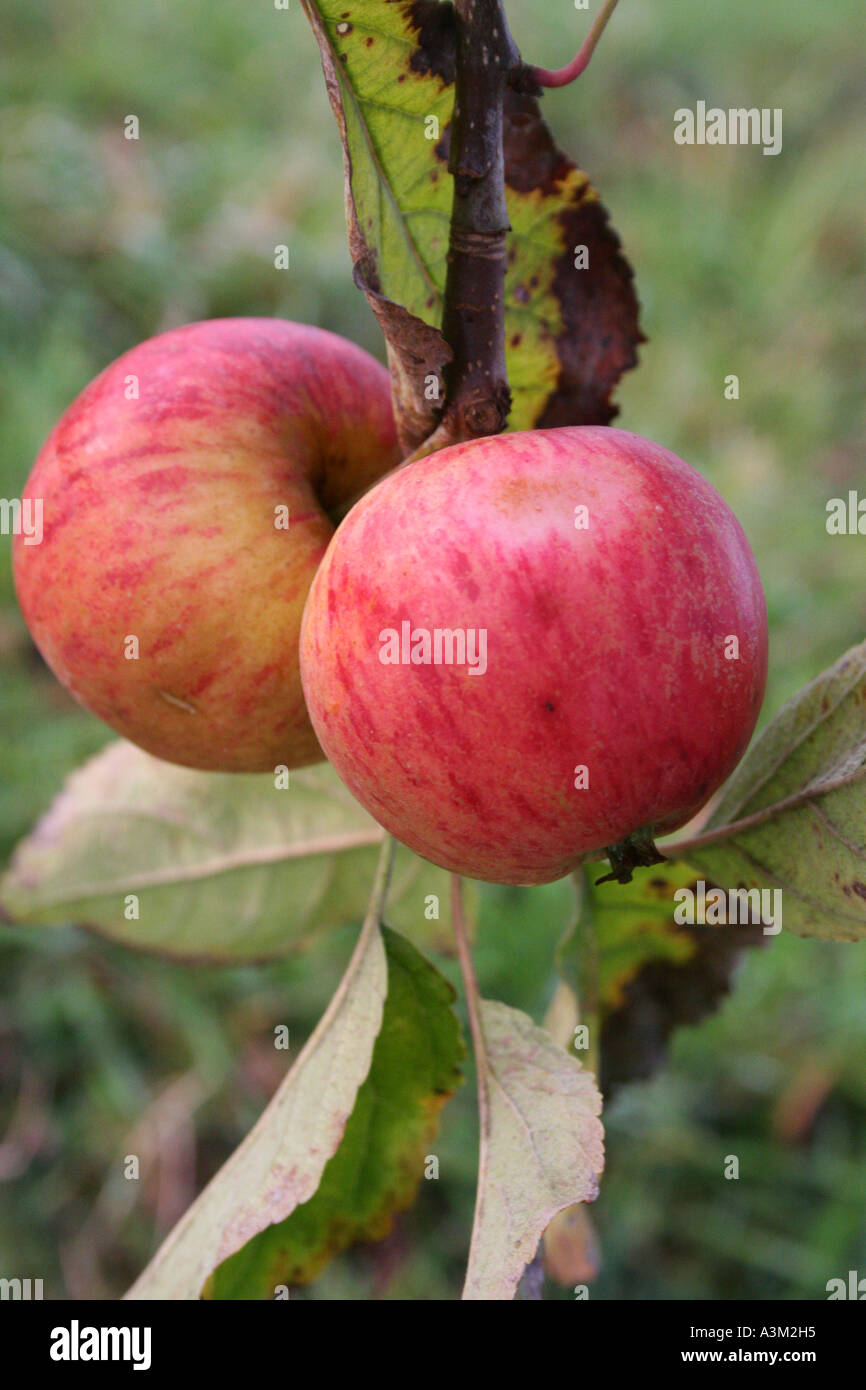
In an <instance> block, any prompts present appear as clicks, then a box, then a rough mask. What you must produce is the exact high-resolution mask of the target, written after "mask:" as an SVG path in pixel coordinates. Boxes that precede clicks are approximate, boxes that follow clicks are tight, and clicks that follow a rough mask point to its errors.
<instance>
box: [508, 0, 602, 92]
mask: <svg viewBox="0 0 866 1390" xmlns="http://www.w3.org/2000/svg"><path fill="white" fill-rule="evenodd" d="M616 6H617V0H605V3H604V5H602V7H601V10H600V11H599V13H598V15H597V16H596V19H595V23H594V24H593V26H592V28H591V29H590V31H589V33H588V34H587V36H586V38H585V39H584V41H583V43H582V44H581V46H580V48H579V49H578V52H577V54H576V56H575V57H574V58H572V60H571V62H570V63H567V64H566V66H565V67H564V68H535V67H531V68H530V69H529V73H530V74H531V75H532V77H534V78H535V81H536V82H537V83H538V85H539V87H567V86H568V84H569V82H573V81H574V79H575V78H576V77H580V74H581V73H582V72H584V71H585V69H586V68H587V66H588V64H589V60H590V58H591V57H592V55H593V53H594V52H595V46H596V44H597V43H598V41H599V39H600V38H601V36H602V34H603V33H604V30H605V26H606V24H607V21H608V20H609V19H610V17H611V15H612V14H613V12H614V10H615V9H616Z"/></svg>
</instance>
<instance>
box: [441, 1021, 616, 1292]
mask: <svg viewBox="0 0 866 1390" xmlns="http://www.w3.org/2000/svg"><path fill="white" fill-rule="evenodd" d="M481 1026H482V1030H483V1034H484V1042H485V1047H486V1052H487V1058H486V1067H483V1073H482V1078H481V1080H482V1084H483V1086H484V1087H485V1089H486V1105H483V1106H482V1125H481V1160H480V1163H479V1177H478V1197H477V1203H476V1208H475V1224H474V1227H473V1232H472V1245H471V1248H470V1252H469V1267H468V1270H467V1274H466V1284H465V1287H464V1290H463V1297H464V1298H465V1299H470V1300H478V1299H484V1300H490V1299H510V1298H513V1297H514V1294H515V1291H516V1289H517V1285H518V1283H519V1282H520V1278H521V1275H522V1274H523V1271H524V1269H525V1267H526V1265H527V1264H529V1262H530V1260H531V1259H532V1258H533V1256H534V1255H535V1252H536V1249H537V1247H538V1242H539V1240H540V1239H541V1236H542V1234H543V1233H544V1230H545V1227H546V1226H547V1225H548V1224H549V1223H550V1221H551V1220H552V1219H553V1217H554V1216H555V1215H556V1213H557V1212H559V1211H562V1210H563V1209H564V1208H566V1207H570V1206H573V1205H574V1204H575V1203H576V1202H591V1201H594V1199H595V1198H596V1196H597V1195H598V1178H599V1174H600V1173H601V1170H602V1167H603V1166H604V1144H603V1130H602V1126H601V1121H600V1120H599V1118H598V1116H599V1114H600V1112H601V1096H600V1094H599V1090H598V1087H597V1085H596V1083H595V1078H594V1077H593V1076H592V1074H591V1073H590V1072H588V1071H586V1070H584V1068H583V1067H582V1066H581V1064H580V1062H579V1061H578V1060H577V1058H576V1057H574V1056H570V1055H569V1054H568V1053H567V1052H565V1051H563V1049H562V1048H561V1047H560V1046H559V1045H558V1044H557V1043H556V1042H554V1040H553V1038H551V1037H550V1035H549V1034H548V1033H546V1032H545V1031H544V1029H543V1028H538V1027H536V1025H535V1024H534V1023H533V1022H532V1019H530V1018H528V1017H527V1016H526V1014H523V1013H521V1012H520V1011H519V1010H518V1009H511V1008H509V1007H508V1006H507V1005H505V1004H499V1003H495V1002H492V1001H490V1000H482V1001H481ZM479 1065H483V1064H482V1063H479ZM485 1111H486V1113H485Z"/></svg>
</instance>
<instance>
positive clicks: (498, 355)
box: [424, 0, 520, 452]
mask: <svg viewBox="0 0 866 1390" xmlns="http://www.w3.org/2000/svg"><path fill="white" fill-rule="evenodd" d="M455 10H456V21H457V77H456V85H455V101H454V119H453V123H452V129H451V149H450V155H449V164H448V167H449V169H450V171H451V173H452V175H453V176H454V201H453V204H452V211H451V233H450V243H449V249H448V274H447V278H446V283H445V305H444V311H443V318H442V332H443V335H444V337H445V340H446V342H447V343H448V346H449V347H450V348H451V350H452V352H453V354H454V357H453V360H452V361H451V363H450V364H449V366H448V368H447V371H446V397H445V399H446V406H445V413H444V415H443V418H442V421H441V423H440V425H439V427H438V428H437V430H436V431H435V434H434V435H433V436H432V437H431V439H430V440H427V441H425V450H424V451H425V452H431V451H432V449H433V448H442V447H443V446H444V445H445V444H453V443H457V442H458V441H459V440H462V439H474V438H476V437H477V436H479V435H485V434H498V433H499V431H500V430H502V429H504V428H505V424H506V421H507V419H508V411H509V409H510V407H511V393H510V391H509V389H508V377H507V374H506V370H505V235H506V232H507V231H508V213H507V210H506V206H505V160H504V157H503V152H502V107H503V101H504V97H505V90H506V87H507V85H508V80H509V73H510V72H511V71H512V70H513V69H514V68H515V67H516V66H517V65H518V64H519V61H520V58H519V54H518V52H517V48H516V46H515V44H514V41H513V39H512V38H511V35H510V33H509V31H508V25H507V23H506V20H505V14H504V11H503V8H502V3H501V0H456V5H455Z"/></svg>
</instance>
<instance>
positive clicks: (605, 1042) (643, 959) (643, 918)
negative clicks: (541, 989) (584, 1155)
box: [557, 862, 768, 1098]
mask: <svg viewBox="0 0 866 1390" xmlns="http://www.w3.org/2000/svg"><path fill="white" fill-rule="evenodd" d="M606 867H607V865H606V864H602V863H597V864H588V865H585V866H584V883H583V890H582V893H581V902H580V904H579V913H580V916H579V917H575V920H574V921H572V923H571V925H570V926H569V928H568V930H567V932H566V934H565V936H564V937H563V940H562V942H561V944H560V947H559V950H558V951H557V966H558V969H559V973H560V975H561V976H562V978H563V980H564V981H565V983H566V984H567V985H568V986H569V987H570V989H571V992H572V997H573V998H580V999H581V1001H583V1002H584V1007H585V1000H586V996H587V980H586V978H585V976H586V974H587V971H588V970H589V971H590V972H591V974H592V976H593V977H594V978H593V980H592V981H590V982H589V993H590V994H591V995H597V998H598V1011H599V1014H600V1020H601V1085H602V1090H603V1092H604V1095H605V1096H606V1097H607V1098H609V1097H610V1096H611V1094H612V1093H613V1091H614V1090H615V1089H616V1087H617V1086H620V1085H623V1084H625V1083H626V1082H629V1081H637V1080H645V1079H646V1078H647V1077H649V1076H651V1075H652V1074H653V1072H654V1071H656V1069H657V1068H658V1067H659V1066H661V1064H662V1063H663V1062H664V1060H665V1057H666V1055H667V1047H668V1042H669V1039H670V1036H671V1034H672V1033H673V1031H674V1030H675V1029H676V1028H677V1027H678V1026H680V1025H683V1024H694V1023H698V1022H699V1021H700V1020H701V1019H702V1018H703V1017H705V1016H706V1015H707V1014H709V1013H712V1012H713V1011H714V1010H715V1009H716V1008H718V1006H719V1004H720V1003H721V1000H722V999H723V998H724V996H725V995H726V994H727V993H728V991H729V989H730V987H731V980H732V976H733V973H734V971H735V969H736V966H737V963H738V961H739V959H740V955H741V952H742V951H743V950H744V949H745V948H746V947H747V946H757V945H763V944H765V942H766V941H767V939H768V938H767V937H766V936H765V935H764V934H763V930H762V928H761V927H760V926H718V927H713V926H687V925H680V924H678V923H676V922H675V921H674V909H675V906H676V903H675V901H674V894H675V892H676V891H677V890H678V889H680V888H690V889H692V890H693V891H694V890H696V889H697V880H698V877H699V874H698V872H697V871H696V870H695V869H694V868H692V867H691V865H688V864H683V863H679V862H669V863H666V864H658V865H654V866H653V867H652V868H651V869H646V870H641V871H640V872H639V873H637V874H635V877H634V878H633V879H632V881H631V883H628V884H620V883H602V884H599V883H598V882H597V880H598V879H599V878H600V877H601V875H602V874H603V873H604V871H605V869H606ZM587 941H589V942H592V943H594V950H595V953H596V959H595V960H594V961H589V962H588V961H587V959H586V947H585V944H584V945H582V943H586V942H587ZM583 1021H588V1020H587V1019H586V1018H585V1017H584V1020H583Z"/></svg>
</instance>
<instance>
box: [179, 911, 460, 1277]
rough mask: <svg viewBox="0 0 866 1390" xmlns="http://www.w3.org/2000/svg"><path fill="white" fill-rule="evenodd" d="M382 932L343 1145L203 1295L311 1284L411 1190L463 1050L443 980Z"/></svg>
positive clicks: (368, 1236)
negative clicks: (383, 974) (372, 1034)
mask: <svg viewBox="0 0 866 1390" xmlns="http://www.w3.org/2000/svg"><path fill="white" fill-rule="evenodd" d="M383 936H384V941H385V950H386V954H387V959H388V994H387V997H386V1000H385V1012H384V1016H383V1019H382V1028H381V1031H380V1033H379V1036H378V1038H377V1039H376V1045H375V1047H374V1049H373V1060H372V1063H371V1066H370V1071H369V1074H368V1076H367V1078H366V1080H365V1081H364V1083H363V1085H362V1086H361V1088H360V1090H359V1091H358V1095H357V1098H356V1100H355V1108H354V1110H353V1111H352V1116H351V1119H350V1120H349V1123H348V1124H347V1126H346V1132H345V1134H344V1135H343V1140H342V1143H341V1144H340V1147H339V1149H338V1150H337V1152H336V1154H335V1155H334V1157H333V1158H332V1159H331V1161H330V1162H329V1164H328V1166H327V1168H326V1169H325V1171H324V1174H323V1175H322V1180H321V1182H320V1184H319V1187H318V1189H317V1190H316V1194H315V1196H314V1197H311V1198H310V1200H309V1201H308V1202H306V1203H305V1204H304V1205H303V1206H298V1207H296V1208H295V1210H294V1211H293V1212H292V1214H291V1216H289V1217H288V1219H287V1220H285V1221H282V1222H280V1223H278V1224H275V1225H272V1226H268V1227H267V1229H266V1230H264V1231H262V1232H261V1234H260V1235H258V1236H255V1237H254V1238H253V1240H251V1241H250V1242H249V1244H248V1245H245V1246H244V1248H243V1249H242V1250H239V1251H238V1253H237V1254H236V1255H233V1256H231V1258H230V1259H228V1260H227V1261H226V1262H225V1263H224V1264H222V1265H220V1267H219V1268H218V1269H217V1270H216V1271H215V1273H214V1275H213V1276H212V1278H211V1279H210V1280H209V1281H208V1284H207V1286H206V1290H205V1294H206V1296H207V1297H210V1298H219V1299H254V1298H272V1297H273V1293H274V1289H275V1287H276V1286H277V1285H280V1284H285V1285H294V1284H302V1283H307V1282H308V1281H309V1280H311V1279H313V1278H315V1276H316V1274H317V1273H318V1271H319V1270H320V1268H321V1267H322V1266H323V1265H324V1264H325V1263H326V1262H327V1261H328V1260H329V1259H330V1258H331V1257H332V1256H333V1255H335V1254H337V1253H339V1252H340V1251H341V1250H344V1249H346V1247H347V1246H349V1245H351V1244H353V1243H354V1242H356V1241H359V1240H379V1239H381V1238H383V1237H384V1236H386V1235H387V1234H388V1232H389V1230H390V1228H391V1224H392V1220H393V1215H394V1213H395V1212H397V1211H401V1210H403V1209H404V1208H405V1207H408V1206H409V1205H410V1204H411V1203H412V1201H413V1199H414V1197H415V1194H416V1192H417V1190H418V1185H419V1183H420V1182H421V1180H422V1177H423V1174H424V1161H425V1157H426V1155H427V1151H428V1148H429V1145H430V1142H431V1141H432V1139H433V1136H434V1135H435V1133H436V1130H437V1127H438V1120H439V1112H440V1111H441V1109H442V1107H443V1106H444V1104H445V1102H446V1101H447V1100H448V1098H449V1097H450V1096H451V1094H452V1093H453V1091H454V1090H455V1088H456V1086H457V1085H458V1084H459V1082H460V1081H462V1079H463V1078H462V1075H461V1073H460V1071H459V1065H460V1062H461V1061H462V1059H463V1055H464V1048H463V1043H462V1040H461V1037H460V1028H459V1025H458V1022H457V1018H456V1016H455V1014H454V1011H453V1008H452V1003H453V1000H454V990H453V989H452V987H451V986H450V985H449V983H448V982H447V980H445V979H444V978H443V977H442V976H441V975H440V974H439V973H438V971H436V970H435V969H434V968H433V966H432V965H430V964H429V962H427V961H426V960H425V959H424V957H423V956H421V955H420V954H419V953H418V951H416V950H415V948H414V946H411V945H410V944H409V942H408V941H406V940H405V939H404V938H403V937H400V936H398V935H397V934H396V933H395V932H391V931H389V930H388V929H387V928H385V929H384V930H383Z"/></svg>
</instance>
